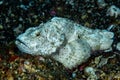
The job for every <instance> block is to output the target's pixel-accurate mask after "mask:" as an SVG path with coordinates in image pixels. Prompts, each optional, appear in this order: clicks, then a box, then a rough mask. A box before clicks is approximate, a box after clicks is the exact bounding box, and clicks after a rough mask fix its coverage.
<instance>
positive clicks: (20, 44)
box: [15, 38, 31, 53]
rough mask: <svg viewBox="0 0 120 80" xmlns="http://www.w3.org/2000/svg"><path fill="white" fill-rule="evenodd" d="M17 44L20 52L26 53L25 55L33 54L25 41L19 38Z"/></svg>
mask: <svg viewBox="0 0 120 80" xmlns="http://www.w3.org/2000/svg"><path fill="white" fill-rule="evenodd" d="M15 44H16V45H17V47H18V49H19V50H20V51H22V52H25V53H30V52H31V49H30V48H29V46H28V45H27V44H26V43H25V42H24V41H22V40H20V39H18V38H17V39H16V41H15Z"/></svg>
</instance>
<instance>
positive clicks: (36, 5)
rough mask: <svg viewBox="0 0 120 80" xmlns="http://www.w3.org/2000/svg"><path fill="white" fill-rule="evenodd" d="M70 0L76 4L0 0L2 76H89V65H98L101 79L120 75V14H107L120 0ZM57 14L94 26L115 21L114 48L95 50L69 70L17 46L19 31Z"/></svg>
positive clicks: (47, 79)
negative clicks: (118, 46) (103, 4)
mask: <svg viewBox="0 0 120 80" xmlns="http://www.w3.org/2000/svg"><path fill="white" fill-rule="evenodd" d="M70 1H73V3H74V4H73V5H72V4H69V3H68V4H66V0H0V80H86V79H87V78H88V77H89V76H88V75H87V74H86V73H85V72H84V68H85V67H87V66H91V67H93V68H97V69H98V70H97V71H96V75H97V76H98V78H99V80H119V79H120V52H119V51H117V50H116V49H115V48H114V47H115V45H116V43H117V42H120V16H118V17H117V18H115V17H110V16H106V11H107V9H108V8H109V7H110V6H111V5H116V6H117V7H119V8H120V0H105V2H106V3H107V6H106V7H104V8H100V7H99V6H98V4H97V2H96V1H97V0H70ZM54 16H59V17H65V18H68V19H71V20H73V21H75V22H77V23H79V24H81V25H84V26H87V27H90V28H93V29H97V28H98V29H107V28H108V27H109V26H110V25H111V24H114V25H115V26H116V27H115V28H113V29H112V30H111V31H112V32H114V33H115V37H114V43H113V46H112V48H113V50H112V51H110V52H102V51H98V52H94V53H93V54H92V56H91V58H90V59H89V60H88V61H87V62H86V63H84V64H82V65H80V66H78V67H76V68H74V69H72V70H69V69H66V68H64V66H63V65H62V64H60V63H58V62H56V61H54V60H52V59H50V58H49V57H42V56H31V55H29V54H24V53H22V52H20V51H19V50H18V49H17V47H16V45H15V44H14V41H15V39H16V37H17V36H18V35H19V34H21V33H23V32H24V31H25V30H26V29H27V28H29V27H32V26H38V25H39V24H40V23H42V22H46V21H48V20H49V19H51V18H52V17H54ZM102 61H103V62H102ZM105 61H106V63H105ZM100 63H102V64H100ZM98 65H99V67H97V66H98ZM100 65H101V66H100Z"/></svg>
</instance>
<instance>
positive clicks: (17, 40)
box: [16, 38, 28, 47]
mask: <svg viewBox="0 0 120 80" xmlns="http://www.w3.org/2000/svg"><path fill="white" fill-rule="evenodd" d="M16 42H18V43H20V44H22V45H24V46H26V47H28V46H27V45H26V44H25V43H24V42H23V41H22V40H20V39H18V38H17V39H16Z"/></svg>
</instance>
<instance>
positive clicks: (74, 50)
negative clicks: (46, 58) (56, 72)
mask: <svg viewBox="0 0 120 80" xmlns="http://www.w3.org/2000/svg"><path fill="white" fill-rule="evenodd" d="M90 52H91V48H90V46H89V45H88V44H87V43H86V42H85V41H83V40H79V39H78V40H74V41H72V42H70V43H68V44H67V45H66V46H65V47H63V48H62V49H61V50H60V52H59V54H55V55H53V58H54V59H55V60H57V61H59V62H61V63H62V64H63V65H64V66H65V67H67V68H69V69H71V68H73V67H75V66H77V65H79V64H81V63H83V62H85V61H86V60H87V59H88V58H89V57H90Z"/></svg>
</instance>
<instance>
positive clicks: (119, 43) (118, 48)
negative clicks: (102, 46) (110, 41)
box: [116, 42, 120, 51]
mask: <svg viewBox="0 0 120 80" xmlns="http://www.w3.org/2000/svg"><path fill="white" fill-rule="evenodd" d="M116 48H117V50H119V51H120V42H118V43H117V46H116Z"/></svg>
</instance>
